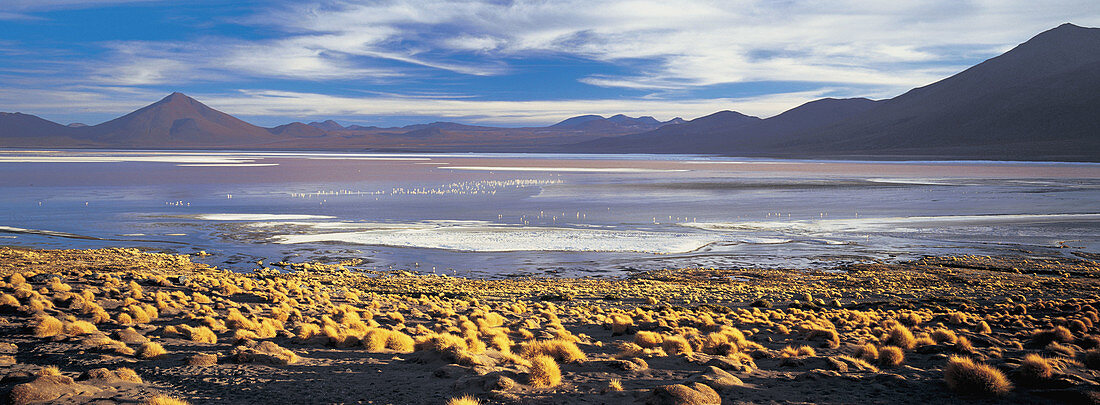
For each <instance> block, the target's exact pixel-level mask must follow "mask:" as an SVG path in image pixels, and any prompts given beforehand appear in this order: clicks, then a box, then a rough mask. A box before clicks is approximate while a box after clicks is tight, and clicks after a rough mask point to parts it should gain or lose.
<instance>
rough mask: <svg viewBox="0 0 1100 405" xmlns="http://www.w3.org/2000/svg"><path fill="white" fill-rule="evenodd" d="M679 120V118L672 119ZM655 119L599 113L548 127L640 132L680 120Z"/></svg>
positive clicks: (580, 116)
mask: <svg viewBox="0 0 1100 405" xmlns="http://www.w3.org/2000/svg"><path fill="white" fill-rule="evenodd" d="M675 120H680V119H679V118H675V119H673V121H675ZM673 121H668V122H661V121H657V119H656V118H653V117H650V116H644V117H638V118H633V117H628V116H626V115H623V114H617V115H614V116H611V117H609V118H604V117H603V116H599V115H579V116H576V117H572V118H568V119H566V120H564V121H561V122H559V123H557V124H554V125H551V126H549V127H548V128H553V129H567V130H574V131H633V132H642V131H649V130H653V129H657V128H660V127H661V126H662V125H665V124H669V123H679V122H681V121H683V120H680V121H675V122H673Z"/></svg>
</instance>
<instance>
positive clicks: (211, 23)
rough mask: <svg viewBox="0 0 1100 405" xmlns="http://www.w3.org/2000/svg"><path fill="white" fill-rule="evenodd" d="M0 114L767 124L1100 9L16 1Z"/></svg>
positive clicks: (931, 71) (6, 14)
mask: <svg viewBox="0 0 1100 405" xmlns="http://www.w3.org/2000/svg"><path fill="white" fill-rule="evenodd" d="M0 5H2V6H3V7H0V111H21V112H25V113H31V114H36V115H39V116H42V117H43V118H47V119H50V120H54V121H57V122H61V123H70V122H84V123H88V124H96V123H99V122H102V121H104V120H107V119H111V118H114V117H116V116H118V115H120V114H122V113H126V112H129V111H132V110H134V109H136V108H139V107H141V106H143V105H146V104H149V103H151V102H153V101H156V100H158V99H160V98H162V97H164V96H165V95H167V94H168V93H171V92H173V91H181V92H184V93H186V94H188V95H191V96H193V97H195V98H197V99H199V100H200V101H203V102H204V103H206V104H208V105H210V106H212V107H214V108H218V109H220V110H222V111H225V112H227V113H230V114H233V115H236V116H238V117H241V118H243V119H246V120H248V121H250V122H253V123H255V124H258V125H265V126H273V125H278V124H283V123H286V122H290V121H295V120H299V121H311V120H320V119H328V118H332V119H336V120H337V121H340V122H342V123H345V124H352V123H354V124H363V125H380V126H387V125H405V124H411V123H420V122H430V121H456V122H464V123H474V124H492V125H504V126H526V125H546V124H551V123H554V122H557V121H560V120H562V119H564V118H567V117H570V116H574V115H581V114H602V115H612V114H616V113H626V114H628V115H632V116H637V115H652V116H654V117H656V118H658V119H661V120H667V119H670V118H672V117H675V116H681V117H684V118H688V119H690V118H694V117H698V116H702V115H705V114H709V113H712V112H715V111H719V110H727V109H728V110H736V111H740V112H743V113H746V114H750V115H757V116H761V117H767V116H771V115H774V114H777V113H779V112H781V111H783V110H786V109H789V108H792V107H794V106H797V105H798V104H801V103H803V102H806V101H810V100H813V99H817V98H821V97H854V96H867V97H871V98H886V97H892V96H895V95H897V94H900V93H902V92H904V91H905V90H908V89H909V88H912V87H916V86H921V85H925V84H928V83H931V82H934V81H936V80H938V79H941V78H943V77H946V76H949V75H951V74H953V73H956V72H958V71H960V70H962V69H965V68H966V67H968V66H970V65H973V64H975V63H978V62H981V61H982V60H984V59H987V58H989V57H992V56H995V55H997V54H999V53H1001V52H1004V51H1006V50H1008V49H1010V48H1011V47H1012V46H1014V45H1016V44H1018V43H1020V42H1023V41H1025V40H1027V39H1028V38H1030V37H1031V36H1034V35H1035V34H1037V33H1039V32H1041V31H1043V30H1046V29H1050V28H1053V27H1055V26H1057V25H1059V24H1061V23H1063V22H1073V23H1075V24H1078V25H1084V26H1098V25H1100V2H1097V1H1095V0H1083V1H1082V0H1064V1H1060V0H1056V1H1044V2H1034V1H1010V0H1005V1H998V0H989V1H958V0H951V1H946V0H944V1H914V2H884V1H878V0H874V1H871V0H848V1H830V2H824V1H796V0H788V1H782V0H774V1H765V0H761V1H751V0H744V1H679V2H673V1H623V0H606V1H564V0H563V1H548V0H543V1H524V0H517V1H432V0H420V1H396V0H395V1H357V0H350V1H322V2H315V1H293V2H287V1H232V0H207V1H204V0H191V1H157V0H96V1H76V0H2V1H0Z"/></svg>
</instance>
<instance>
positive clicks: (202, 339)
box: [179, 325, 218, 344]
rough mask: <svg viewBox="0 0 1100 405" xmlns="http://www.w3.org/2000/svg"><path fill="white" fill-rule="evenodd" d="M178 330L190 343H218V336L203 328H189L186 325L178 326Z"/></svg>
mask: <svg viewBox="0 0 1100 405" xmlns="http://www.w3.org/2000/svg"><path fill="white" fill-rule="evenodd" d="M179 329H180V330H181V331H182V333H183V334H184V335H185V336H187V338H188V339H190V340H191V341H192V342H198V343H210V344H215V343H218V335H215V334H214V331H212V330H210V328H208V327H205V326H199V327H190V326H187V325H179Z"/></svg>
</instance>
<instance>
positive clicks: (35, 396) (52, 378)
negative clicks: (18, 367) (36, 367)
mask: <svg viewBox="0 0 1100 405" xmlns="http://www.w3.org/2000/svg"><path fill="white" fill-rule="evenodd" d="M100 391H102V390H100V389H99V388H96V387H93V386H91V385H84V384H77V383H76V382H74V381H73V379H72V378H69V377H66V376H62V375H44V376H40V377H38V378H36V379H34V381H31V382H28V383H23V384H19V385H16V386H15V388H12V390H11V392H10V393H9V394H8V401H9V402H10V403H12V404H17V405H18V404H29V403H33V402H42V401H53V400H56V399H58V398H61V397H62V396H75V395H90V394H94V393H97V392H100Z"/></svg>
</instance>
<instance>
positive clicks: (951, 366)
mask: <svg viewBox="0 0 1100 405" xmlns="http://www.w3.org/2000/svg"><path fill="white" fill-rule="evenodd" d="M944 381H945V382H946V383H947V386H948V387H949V388H951V389H952V390H954V391H955V392H958V393H961V394H975V395H984V396H999V395H1004V394H1007V393H1008V392H1009V391H1011V390H1012V383H1011V382H1009V381H1008V378H1006V377H1005V375H1004V373H1002V372H1001V370H998V369H996V368H994V367H992V366H989V365H985V364H981V363H975V362H974V361H973V360H971V359H970V358H969V357H960V356H951V357H950V358H948V360H947V367H945V368H944Z"/></svg>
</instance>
